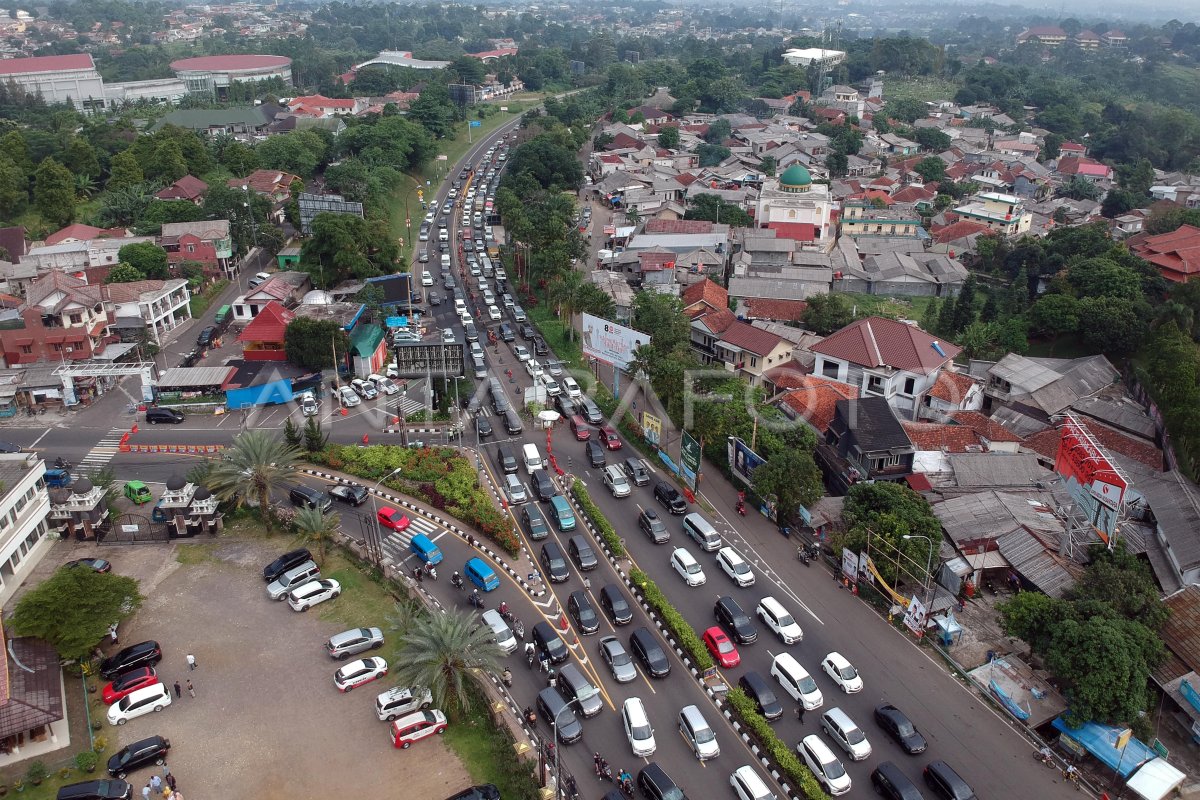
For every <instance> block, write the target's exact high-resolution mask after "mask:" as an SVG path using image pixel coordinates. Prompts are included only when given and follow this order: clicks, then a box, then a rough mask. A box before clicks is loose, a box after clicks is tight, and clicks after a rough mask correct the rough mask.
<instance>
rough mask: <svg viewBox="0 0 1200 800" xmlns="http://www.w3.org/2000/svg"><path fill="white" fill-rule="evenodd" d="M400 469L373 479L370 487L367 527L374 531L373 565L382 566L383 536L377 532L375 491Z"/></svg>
mask: <svg viewBox="0 0 1200 800" xmlns="http://www.w3.org/2000/svg"><path fill="white" fill-rule="evenodd" d="M401 469H403V467H396V468H395V469H394V470H392V471H391V472H389V473H388V474H387V475H384V476H383V477H382V478H380V479H379V480H377V481H375V486H374V487H373V488H372V489H371V524H370V526H369V527H370V529H371V530H372V531H374V537H375V541H373V542H372V543H371V545H372V550H373V551H374V552H372V556H374V561H375V566H377V567H381V566H383V537H382V536H381V535H380V533H379V500H378V498H376V497H375V492H377V491H379V487H380V486H382V485H383V482H384V481H386V480H387V479H388V478H390V477H392V476H393V475H395V474H396V473H397V472H400V470H401Z"/></svg>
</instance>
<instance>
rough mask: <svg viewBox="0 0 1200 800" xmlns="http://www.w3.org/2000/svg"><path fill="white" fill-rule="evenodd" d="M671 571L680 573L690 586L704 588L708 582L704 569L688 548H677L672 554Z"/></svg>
mask: <svg viewBox="0 0 1200 800" xmlns="http://www.w3.org/2000/svg"><path fill="white" fill-rule="evenodd" d="M671 569H673V570H675V571H676V572H677V573H679V577H681V578H683V580H684V582H685V583H686V584H687V585H688V586H703V585H704V581H705V580H706V578H705V577H704V570H703V568H701V566H700V564H699V562H697V561H696V557H695V556H693V555H692V554H691V553H689V552H688V551H687V548H686V547H677V548H675V551H674V552H673V553H671Z"/></svg>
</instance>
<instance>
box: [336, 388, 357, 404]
mask: <svg viewBox="0 0 1200 800" xmlns="http://www.w3.org/2000/svg"><path fill="white" fill-rule="evenodd" d="M338 398H339V399H340V400H341V401H342V405H344V406H345V407H346V408H354V407H355V406H356V405H358V404H359V403H361V402H362V398H361V397H359V396H358V395H357V394H356V393H355V392H354V389H353V388H351V387H349V386H343V387H342V388H340V389H338Z"/></svg>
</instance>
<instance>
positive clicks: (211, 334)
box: [196, 325, 217, 347]
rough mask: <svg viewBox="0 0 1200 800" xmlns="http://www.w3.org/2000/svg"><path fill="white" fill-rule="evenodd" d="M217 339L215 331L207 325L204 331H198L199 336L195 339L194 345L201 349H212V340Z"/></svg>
mask: <svg viewBox="0 0 1200 800" xmlns="http://www.w3.org/2000/svg"><path fill="white" fill-rule="evenodd" d="M215 338H217V329H216V328H215V327H213V326H212V325H209V326H208V327H207V328H205V329H204V330H202V331H200V335H199V336H197V337H196V344H198V345H200V346H201V347H212V343H213V339H215Z"/></svg>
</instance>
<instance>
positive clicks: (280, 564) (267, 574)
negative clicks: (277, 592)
mask: <svg viewBox="0 0 1200 800" xmlns="http://www.w3.org/2000/svg"><path fill="white" fill-rule="evenodd" d="M311 560H312V553H310V552H308V548H307V547H301V548H300V549H299V550H289V551H288V552H286V553H284V554H283V555H281V556H280V557H279V558H277V559H275V560H274V561H272V562H271V563H270V564H267V565H266V566H265V567H263V573H262V574H263V580H264V581H266V582H267V583H270V582H272V581H274V580H275V579H276V578H278V577H279V576H280V575H282V574H283V573H285V572H287V571H288V570H289V569H291V568H292V567H298V566H300V565H301V564H303V563H304V562H305V561H311Z"/></svg>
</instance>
